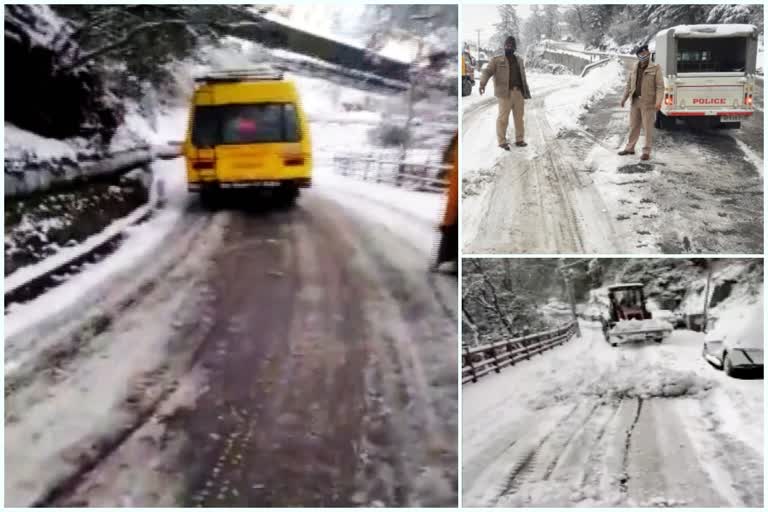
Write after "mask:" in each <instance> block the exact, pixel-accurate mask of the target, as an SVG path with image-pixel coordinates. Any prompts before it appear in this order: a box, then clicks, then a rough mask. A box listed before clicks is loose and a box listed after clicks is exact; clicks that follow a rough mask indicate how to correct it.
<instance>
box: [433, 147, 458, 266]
mask: <svg viewBox="0 0 768 512" xmlns="http://www.w3.org/2000/svg"><path fill="white" fill-rule="evenodd" d="M458 142H459V136H458V134H456V135H454V136H453V138H452V139H451V142H450V144H449V145H448V148H447V149H446V151H445V153H444V155H443V164H444V165H445V166H446V167H447V168H448V175H447V179H448V187H447V188H446V191H445V193H446V204H445V213H444V214H443V221H442V223H441V224H440V232H441V234H442V235H441V237H440V244H439V246H438V248H437V258H436V261H435V268H436V269H438V268H440V267H441V266H444V265H443V264H445V263H451V264H452V265H450V266H449V267H450V272H452V273H456V272H457V271H458V259H459V165H458Z"/></svg>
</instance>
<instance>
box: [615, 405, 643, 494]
mask: <svg viewBox="0 0 768 512" xmlns="http://www.w3.org/2000/svg"><path fill="white" fill-rule="evenodd" d="M642 411H643V399H642V398H637V409H636V410H635V418H634V420H632V424H631V425H630V426H629V428H628V429H627V432H626V438H625V440H624V454H623V457H622V462H621V466H622V470H623V471H622V476H621V480H619V487H620V489H621V492H622V493H623V494H625V495H626V494H627V492H628V489H629V478H630V477H629V450H630V448H631V447H632V434H633V433H634V431H635V427H636V426H637V423H638V421H640V414H641V413H642Z"/></svg>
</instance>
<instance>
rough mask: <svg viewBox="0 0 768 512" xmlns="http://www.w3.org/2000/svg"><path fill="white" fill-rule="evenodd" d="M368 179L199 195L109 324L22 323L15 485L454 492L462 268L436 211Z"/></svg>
mask: <svg viewBox="0 0 768 512" xmlns="http://www.w3.org/2000/svg"><path fill="white" fill-rule="evenodd" d="M172 163H175V164H176V165H177V166H178V171H179V172H182V170H183V169H182V162H181V160H177V161H175V162H172ZM351 186H352V185H351V184H345V183H343V180H342V182H339V179H337V178H335V177H331V176H327V177H326V178H325V179H323V178H322V177H321V178H320V179H319V180H318V185H317V187H316V189H312V190H310V191H308V192H307V193H305V194H304V195H303V196H302V198H301V199H300V200H299V203H298V206H297V207H296V208H295V209H292V210H279V209H278V210H269V209H268V210H266V211H239V210H234V211H224V212H220V213H218V214H215V215H214V216H206V215H204V214H203V213H202V212H197V213H194V212H191V213H189V214H187V215H190V214H192V215H193V217H196V218H198V219H199V220H200V222H195V223H192V224H190V223H188V222H180V223H178V224H177V227H176V228H175V229H173V230H171V231H170V232H169V233H168V235H167V237H166V241H167V243H166V244H165V245H164V246H163V247H162V255H161V254H158V255H156V256H155V260H156V263H157V266H156V267H152V266H151V265H150V270H151V271H152V272H151V273H150V274H151V275H149V276H148V275H147V274H148V270H147V269H146V268H145V269H144V270H143V271H142V272H141V273H136V274H134V276H135V277H136V279H134V280H133V282H131V283H130V284H129V283H127V282H125V281H121V282H120V283H119V285H120V286H121V287H125V286H132V287H135V289H136V291H135V293H134V294H133V295H132V297H131V299H130V300H128V301H127V304H125V301H123V303H122V306H120V305H118V306H116V307H118V309H117V310H115V311H109V312H106V311H104V308H105V307H106V306H105V305H104V304H103V303H102V304H100V306H99V307H100V308H101V309H102V316H101V317H100V318H102V320H103V322H102V323H103V324H105V325H101V327H97V326H89V327H88V328H87V329H86V327H85V326H81V328H80V329H79V330H78V329H75V331H76V332H77V333H78V334H76V335H75V336H77V337H76V338H73V339H70V338H64V339H58V338H56V337H55V336H48V337H47V339H46V340H41V341H39V342H37V343H35V344H33V345H31V346H30V347H28V352H25V351H24V350H22V348H21V347H22V343H21V340H16V343H14V345H13V346H14V347H16V349H15V350H14V352H13V354H14V357H16V358H18V360H19V361H23V362H24V365H23V366H18V365H17V366H16V368H15V373H14V378H13V385H12V387H11V389H10V390H9V392H8V394H7V397H6V417H7V418H9V420H8V421H7V423H6V437H5V439H6V445H5V446H6V450H5V454H6V455H5V456H6V458H5V462H6V467H13V468H14V471H13V472H10V473H8V475H7V478H6V502H7V503H8V504H16V505H26V504H30V503H36V502H38V503H57V504H73V503H81V502H86V503H89V504H91V505H128V504H131V505H158V504H166V505H174V504H175V505H179V504H184V503H186V504H188V505H195V504H205V505H217V506H218V505H243V506H245V505H250V506H254V505H256V504H262V505H281V504H282V505H289V504H299V503H300V504H303V505H309V504H314V505H318V506H320V505H334V504H335V505H343V504H346V505H352V504H362V505H366V504H376V503H383V504H390V505H395V504H411V505H413V504H421V505H449V504H452V503H455V502H456V501H455V500H456V489H455V485H456V478H457V477H456V474H455V467H456V464H457V459H456V435H457V426H456V421H457V420H456V415H457V397H456V387H455V385H456V370H455V368H456V351H455V341H454V340H455V337H456V302H455V301H456V299H455V297H456V280H455V278H452V277H448V276H443V275H435V274H431V273H430V272H429V270H428V268H429V264H430V257H431V254H430V252H431V244H430V241H431V240H435V236H436V231H435V229H434V224H432V223H429V222H428V221H427V220H426V219H425V220H423V221H418V222H414V220H415V219H418V218H419V217H418V216H417V215H415V214H414V213H409V212H407V211H403V206H402V205H400V207H397V205H396V204H395V205H392V206H390V207H385V206H384V204H385V201H384V200H385V199H386V197H384V198H382V201H381V202H370V200H369V201H368V202H369V206H370V208H368V209H367V210H369V211H366V208H364V207H363V206H362V205H361V204H360V203H361V202H363V201H364V200H363V199H361V198H360V197H359V196H358V197H357V198H355V199H354V201H347V200H346V199H345V197H346V196H347V194H348V193H347V190H348V189H349V188H350V187H351ZM383 187H386V186H383ZM437 197H439V196H437ZM390 203H392V201H390ZM370 210H373V212H371V211H370ZM384 219H386V220H384ZM396 219H400V220H399V221H397V220H396ZM396 225H403V226H405V225H408V226H409V228H408V229H407V230H403V233H400V231H401V230H399V229H398V228H397V227H396ZM190 227H193V228H194V229H193V232H194V236H191V235H190V234H189V233H190ZM417 232H418V233H417ZM174 258H178V259H175V260H174ZM171 262H173V263H174V264H173V265H169V263H171ZM104 264H109V260H106V261H105V262H104ZM143 264H144V265H147V262H146V261H144V262H143ZM115 286H117V283H116V285H115ZM112 293H113V294H117V293H118V292H117V290H113V292H112ZM126 295H127V294H123V295H122V296H126ZM80 305H81V311H84V312H86V311H88V308H86V307H84V305H83V303H82V302H81V303H80ZM119 307H122V309H119ZM85 318H87V316H84V317H81V318H79V320H81V321H82V320H85ZM88 329H91V330H93V331H95V334H93V335H88V334H87V332H88ZM46 343H47V344H46ZM161 411H162V412H161ZM148 432H154V434H157V435H158V436H160V437H161V438H162V442H161V441H160V437H153V435H154V434H149V433H148ZM158 432H160V433H158ZM148 439H149V440H148ZM146 443H151V444H152V449H151V450H149V451H150V452H151V455H149V457H150V458H151V460H152V461H154V463H152V464H149V465H147V464H145V463H144V461H143V460H142V459H143V458H145V457H146V456H147V455H146V453H147V450H148V447H147V445H146ZM236 454H237V458H236V459H235V455H236ZM265 460H269V464H264V461H265ZM129 482H130V483H129ZM137 482H138V483H137ZM212 486H213V487H212ZM179 498H181V499H182V501H181V502H178V501H175V500H178V499H179Z"/></svg>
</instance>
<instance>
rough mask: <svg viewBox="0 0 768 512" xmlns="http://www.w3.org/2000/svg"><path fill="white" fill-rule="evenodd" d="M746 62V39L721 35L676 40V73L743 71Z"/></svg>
mask: <svg viewBox="0 0 768 512" xmlns="http://www.w3.org/2000/svg"><path fill="white" fill-rule="evenodd" d="M746 63H747V40H746V39H745V38H743V37H722V38H703V39H688V38H680V39H678V40H677V72H678V73H728V72H744V71H745V70H746Z"/></svg>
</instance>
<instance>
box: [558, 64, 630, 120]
mask: <svg viewBox="0 0 768 512" xmlns="http://www.w3.org/2000/svg"><path fill="white" fill-rule="evenodd" d="M622 76H623V67H622V65H621V64H620V63H619V62H618V61H617V60H611V61H609V62H607V63H606V64H604V65H603V66H597V67H595V68H593V69H592V70H591V71H590V72H589V73H588V74H587V75H586V76H584V77H583V78H581V80H579V81H578V82H577V83H576V85H575V86H574V87H572V88H570V89H568V90H567V91H564V92H561V93H558V94H550V95H549V96H547V98H546V99H545V101H544V105H545V107H546V108H545V112H546V114H547V117H548V118H549V120H550V121H551V122H552V124H553V126H554V128H555V129H558V130H569V129H573V130H575V129H579V128H581V123H580V121H579V118H580V117H581V116H582V114H584V112H585V111H586V109H588V108H589V107H590V106H591V105H592V104H593V103H595V102H597V101H598V100H600V99H601V98H602V97H603V96H605V95H606V94H607V93H608V92H609V91H610V90H611V89H613V88H615V87H618V86H619V85H620V84H621V80H622Z"/></svg>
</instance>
